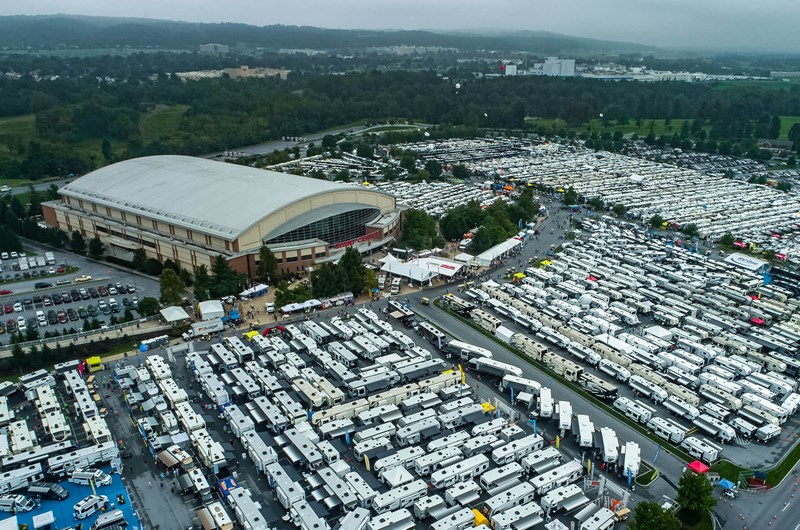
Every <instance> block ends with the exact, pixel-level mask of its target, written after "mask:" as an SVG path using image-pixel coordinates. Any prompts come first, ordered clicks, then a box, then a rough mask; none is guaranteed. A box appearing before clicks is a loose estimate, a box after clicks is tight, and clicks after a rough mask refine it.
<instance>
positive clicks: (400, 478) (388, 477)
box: [383, 466, 414, 488]
mask: <svg viewBox="0 0 800 530" xmlns="http://www.w3.org/2000/svg"><path fill="white" fill-rule="evenodd" d="M383 480H384V482H386V483H387V484H388V485H389V487H390V488H396V487H397V486H402V485H403V484H407V483H409V482H411V481H412V480H414V477H413V476H411V473H409V471H408V470H407V469H406V468H404V467H403V466H397V467H393V468H391V469H389V470H387V471H385V472H384V473H383Z"/></svg>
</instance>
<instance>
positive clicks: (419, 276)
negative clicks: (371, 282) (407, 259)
mask: <svg viewBox="0 0 800 530" xmlns="http://www.w3.org/2000/svg"><path fill="white" fill-rule="evenodd" d="M381 270H382V271H385V272H389V273H392V274H394V275H395V276H403V277H404V278H410V279H411V280H413V281H415V282H424V281H428V280H430V279H431V278H433V277H434V276H436V273H435V272H433V271H429V270H427V269H423V268H421V267H416V266H414V265H409V264H408V263H400V262H399V261H387V262H386V263H384V264H383V267H381Z"/></svg>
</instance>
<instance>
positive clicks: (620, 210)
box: [611, 121, 689, 217]
mask: <svg viewBox="0 0 800 530" xmlns="http://www.w3.org/2000/svg"><path fill="white" fill-rule="evenodd" d="M683 123H689V122H686V121H685V122H683ZM611 211H613V212H614V215H616V216H617V217H625V213H626V212H627V209H626V208H625V205H624V204H622V203H621V202H618V203H617V204H615V205H614V208H612V210H611Z"/></svg>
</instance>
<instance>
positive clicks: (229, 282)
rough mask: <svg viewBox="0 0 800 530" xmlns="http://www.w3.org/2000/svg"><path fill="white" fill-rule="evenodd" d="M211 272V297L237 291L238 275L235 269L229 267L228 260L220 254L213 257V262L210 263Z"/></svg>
mask: <svg viewBox="0 0 800 530" xmlns="http://www.w3.org/2000/svg"><path fill="white" fill-rule="evenodd" d="M211 274H212V276H213V279H212V284H211V296H212V297H215V298H216V297H220V296H228V295H232V294H237V293H238V292H239V277H238V275H237V274H236V271H234V270H233V269H231V266H230V264H229V263H228V260H226V259H225V258H224V257H222V256H221V255H218V256H217V257H216V258H215V259H214V263H213V264H212V265H211Z"/></svg>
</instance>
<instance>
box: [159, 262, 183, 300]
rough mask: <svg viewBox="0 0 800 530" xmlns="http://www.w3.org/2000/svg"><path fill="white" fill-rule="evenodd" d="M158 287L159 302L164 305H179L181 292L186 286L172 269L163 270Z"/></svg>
mask: <svg viewBox="0 0 800 530" xmlns="http://www.w3.org/2000/svg"><path fill="white" fill-rule="evenodd" d="M159 286H160V289H161V296H160V297H159V301H160V302H161V303H162V304H163V305H165V306H170V305H179V304H180V303H181V299H182V298H183V292H184V290H185V289H186V285H185V284H184V283H183V282H182V281H181V279H180V277H179V276H178V275H177V274H175V271H174V270H172V269H164V270H163V271H162V272H161V277H160V278H159Z"/></svg>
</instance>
